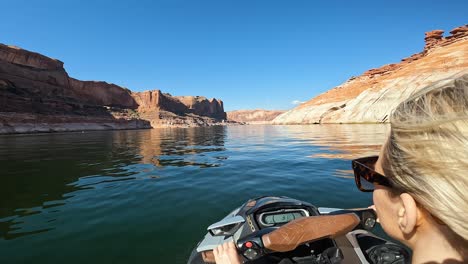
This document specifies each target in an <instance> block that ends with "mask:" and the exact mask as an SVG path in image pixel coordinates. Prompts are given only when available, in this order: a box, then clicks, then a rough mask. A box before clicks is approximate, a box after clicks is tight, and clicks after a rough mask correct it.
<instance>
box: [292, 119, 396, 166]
mask: <svg viewBox="0 0 468 264" xmlns="http://www.w3.org/2000/svg"><path fill="white" fill-rule="evenodd" d="M388 129H389V126H388V125H386V124H351V125H349V124H348V125H339V124H326V125H317V126H313V129H312V130H309V133H303V132H301V131H304V126H288V127H287V130H288V133H289V134H290V135H294V137H296V138H300V139H304V140H307V141H308V142H309V143H310V144H313V145H316V146H322V147H323V150H324V151H322V152H319V153H314V154H312V155H310V157H311V158H327V159H346V160H351V159H355V158H358V157H362V156H370V155H376V154H378V153H379V150H380V148H381V146H382V144H383V143H384V142H385V140H386V138H387V133H388Z"/></svg>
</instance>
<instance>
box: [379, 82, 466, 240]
mask: <svg viewBox="0 0 468 264" xmlns="http://www.w3.org/2000/svg"><path fill="white" fill-rule="evenodd" d="M390 124H391V131H390V136H389V139H388V141H387V143H386V145H385V151H384V154H383V155H384V156H383V159H382V160H383V164H382V165H383V166H382V167H383V170H384V173H385V175H387V177H389V178H390V180H391V182H392V183H393V184H394V185H395V187H396V189H397V190H400V191H403V192H407V193H410V194H411V195H412V196H413V197H414V198H415V200H416V201H417V202H418V203H419V204H420V205H422V206H423V207H424V208H425V209H426V210H428V211H429V212H430V213H431V215H433V216H435V217H436V219H437V218H438V219H439V220H441V221H442V222H444V223H445V224H446V225H447V226H448V227H449V228H450V229H451V230H452V231H453V232H454V233H455V234H456V235H458V236H459V237H462V238H463V239H464V240H465V242H467V241H468V223H467V221H468V74H465V75H463V76H461V77H459V78H456V79H452V80H443V81H441V82H438V83H435V84H433V85H431V86H430V87H427V88H425V89H423V90H421V91H419V92H418V93H417V94H415V95H413V96H412V97H410V98H409V99H407V100H405V101H404V102H402V103H401V104H400V105H398V107H397V108H396V109H395V110H394V112H393V113H392V115H391V118H390Z"/></svg>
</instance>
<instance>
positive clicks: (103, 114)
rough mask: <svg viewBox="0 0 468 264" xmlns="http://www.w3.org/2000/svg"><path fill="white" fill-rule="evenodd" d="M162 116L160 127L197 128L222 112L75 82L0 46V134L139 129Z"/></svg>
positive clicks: (43, 60) (55, 66)
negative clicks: (161, 125) (172, 124)
mask: <svg viewBox="0 0 468 264" xmlns="http://www.w3.org/2000/svg"><path fill="white" fill-rule="evenodd" d="M187 114H190V115H187ZM181 115H187V116H186V117H183V118H179V117H178V116H181ZM199 116H203V117H199ZM205 117H206V118H205ZM140 118H143V120H140ZM165 118H169V119H170V120H169V121H167V120H166V121H164V122H163V123H165V124H170V123H174V122H173V120H175V119H177V120H178V121H177V122H178V125H181V124H182V125H183V124H188V125H197V126H198V125H204V124H214V123H216V122H218V121H221V119H225V118H226V114H225V113H224V109H223V104H222V101H220V100H216V99H211V100H207V99H206V98H204V97H180V98H178V97H173V96H171V95H169V94H163V93H161V92H160V91H159V90H156V91H148V92H143V93H132V92H131V91H130V90H128V89H126V88H122V87H120V86H118V85H115V84H109V83H106V82H96V81H80V80H77V79H74V78H71V77H69V76H68V74H67V72H66V71H65V69H64V68H63V62H61V61H59V60H55V59H51V58H48V57H46V56H44V55H41V54H38V53H35V52H30V51H27V50H23V49H20V48H18V47H14V46H7V45H3V44H0V134H1V133H14V132H34V131H48V130H47V124H50V127H51V131H64V130H67V129H68V130H86V129H106V128H107V129H120V128H122V129H127V128H139V127H149V124H150V122H151V123H152V124H158V123H160V122H161V121H160V120H161V119H165ZM153 119H154V120H156V121H154V122H153ZM15 120H16V121H15ZM32 120H36V121H34V122H36V123H37V122H40V121H43V122H44V123H43V124H42V125H41V126H38V125H35V123H34V122H33V121H32ZM54 120H55V121H54ZM67 120H69V125H68V128H67ZM145 120H146V121H145ZM27 122H33V123H34V124H33V123H31V124H30V125H28V124H29V123H27ZM80 122H82V124H83V125H82V126H80ZM104 123H105V124H106V125H105V126H103V125H101V124H104ZM22 124H24V125H22ZM57 124H58V125H57ZM70 124H73V125H72V126H71V125H70ZM126 124H129V125H126Z"/></svg>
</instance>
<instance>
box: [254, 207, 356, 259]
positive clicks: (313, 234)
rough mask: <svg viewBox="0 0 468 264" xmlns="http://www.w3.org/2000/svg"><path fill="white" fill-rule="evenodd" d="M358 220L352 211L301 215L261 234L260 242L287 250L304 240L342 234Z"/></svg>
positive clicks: (351, 228)
mask: <svg viewBox="0 0 468 264" xmlns="http://www.w3.org/2000/svg"><path fill="white" fill-rule="evenodd" d="M359 222H360V219H359V217H358V216H357V215H356V214H353V213H349V214H342V215H323V216H309V217H302V218H299V219H296V220H293V221H291V222H289V223H287V224H285V225H284V226H281V227H280V228H278V229H276V230H274V231H273V232H271V233H268V234H265V235H263V236H262V242H263V246H264V247H265V248H267V249H270V250H273V251H276V252H287V251H291V250H294V249H295V248H297V246H299V245H301V244H304V243H306V242H310V241H314V240H317V239H320V238H325V237H331V238H334V237H337V236H341V235H344V234H346V233H348V232H350V231H352V230H353V229H354V227H356V226H357V225H358V224H359Z"/></svg>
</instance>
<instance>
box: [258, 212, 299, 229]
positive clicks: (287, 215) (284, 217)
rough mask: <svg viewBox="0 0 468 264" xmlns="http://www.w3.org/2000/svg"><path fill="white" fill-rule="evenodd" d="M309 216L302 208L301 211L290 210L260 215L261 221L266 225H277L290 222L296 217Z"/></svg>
mask: <svg viewBox="0 0 468 264" xmlns="http://www.w3.org/2000/svg"><path fill="white" fill-rule="evenodd" d="M304 216H307V215H306V213H305V212H304V211H302V210H300V211H296V210H294V211H289V212H271V213H264V214H262V215H261V216H260V221H261V222H262V224H264V225H265V226H275V225H281V224H285V223H288V222H290V221H292V220H294V219H298V218H301V217H304Z"/></svg>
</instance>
